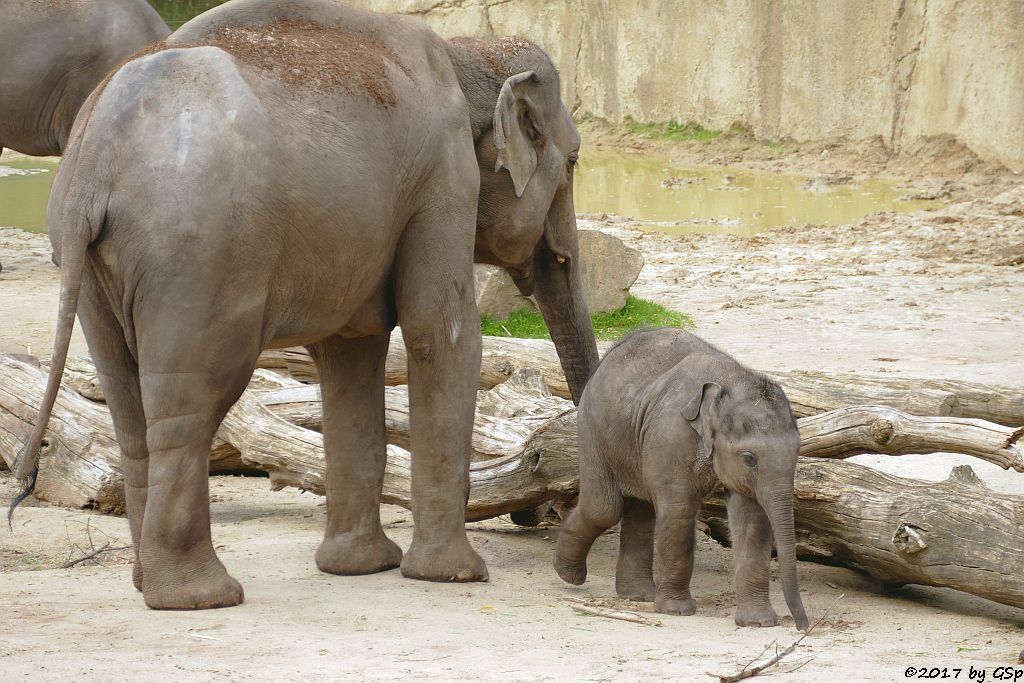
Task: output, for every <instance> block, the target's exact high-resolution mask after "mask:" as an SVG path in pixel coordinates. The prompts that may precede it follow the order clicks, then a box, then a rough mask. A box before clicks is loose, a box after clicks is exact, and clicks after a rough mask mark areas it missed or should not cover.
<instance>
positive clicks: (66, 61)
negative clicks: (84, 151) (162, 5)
mask: <svg viewBox="0 0 1024 683" xmlns="http://www.w3.org/2000/svg"><path fill="white" fill-rule="evenodd" d="M170 32H171V30H170V29H169V28H167V24H165V23H164V21H163V19H161V18H160V15H159V14H157V13H156V10H154V9H153V8H152V7H151V6H150V5H149V3H147V2H146V1H145V0H103V1H102V2H82V0H0V151H3V148H4V147H7V148H9V149H13V150H16V151H18V152H22V153H24V154H31V155H34V156H55V155H59V154H61V153H63V151H64V148H65V146H66V144H67V141H68V136H69V135H70V133H71V125H72V124H73V123H74V121H75V116H76V115H77V114H78V110H79V109H80V108H81V107H82V103H83V102H85V99H86V98H87V97H88V96H89V93H91V92H92V91H93V88H95V87H96V86H97V85H98V84H99V83H100V81H102V80H103V79H104V78H105V77H106V76H107V74H108V73H110V72H111V71H112V70H113V69H114V68H115V67H116V66H117V65H118V64H120V63H121V62H123V61H124V60H125V59H126V58H127V57H129V56H130V55H132V54H134V53H135V52H137V51H138V50H140V49H142V48H144V47H146V46H147V45H150V44H152V43H155V42H156V41H158V40H160V39H162V38H164V37H166V36H167V35H168V34H169V33H170Z"/></svg>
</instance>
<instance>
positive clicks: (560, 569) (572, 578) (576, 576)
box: [552, 550, 587, 586]
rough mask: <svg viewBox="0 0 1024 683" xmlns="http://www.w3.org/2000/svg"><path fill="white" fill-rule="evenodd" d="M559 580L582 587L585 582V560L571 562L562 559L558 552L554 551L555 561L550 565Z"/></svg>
mask: <svg viewBox="0 0 1024 683" xmlns="http://www.w3.org/2000/svg"><path fill="white" fill-rule="evenodd" d="M552 564H553V565H554V567H555V572H556V573H557V574H558V576H559V578H561V579H562V581H565V582H566V583H571V584H572V585H574V586H582V585H583V583H584V582H585V581H586V580H587V560H586V559H584V560H583V561H582V562H571V561H569V560H565V559H563V558H562V557H561V556H560V555H559V554H558V550H555V559H554V562H553V563H552Z"/></svg>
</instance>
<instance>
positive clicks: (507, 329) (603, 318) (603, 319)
mask: <svg viewBox="0 0 1024 683" xmlns="http://www.w3.org/2000/svg"><path fill="white" fill-rule="evenodd" d="M591 320H592V321H593V323H594V335H595V336H596V337H597V338H598V339H618V338H619V337H621V336H622V335H623V334H625V333H626V332H629V331H630V330H632V329H634V328H636V327H693V318H691V317H690V316H688V315H686V314H685V313H680V312H679V311H673V310H671V309H668V308H665V307H664V306H662V305H661V304H656V303H654V302H653V301H648V300H646V299H640V298H638V297H635V296H632V295H630V297H629V298H628V299H627V300H626V305H625V306H623V307H622V308H620V309H619V310H617V311H613V312H611V313H595V314H594V315H592V316H591ZM480 329H481V331H482V332H483V333H484V334H485V335H487V336H489V337H518V338H520V339H551V335H550V334H549V333H548V328H547V325H545V324H544V318H543V317H542V316H541V314H540V313H539V312H537V311H516V312H515V313H513V314H512V315H510V316H509V317H508V318H506V319H505V320H495V319H494V318H488V317H486V316H485V317H483V318H482V319H481V320H480Z"/></svg>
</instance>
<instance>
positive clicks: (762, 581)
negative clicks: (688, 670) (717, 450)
mask: <svg viewBox="0 0 1024 683" xmlns="http://www.w3.org/2000/svg"><path fill="white" fill-rule="evenodd" d="M727 507H728V511H729V535H730V536H732V547H733V552H734V553H735V556H736V557H735V560H734V563H735V568H734V577H735V578H734V581H735V590H736V624H737V625H739V626H775V625H776V624H778V623H779V618H778V616H777V615H776V614H775V610H773V609H772V605H771V602H770V600H769V599H768V581H769V573H768V572H769V564H770V563H771V558H772V538H773V536H772V525H771V521H770V520H769V519H768V515H766V514H765V512H764V510H763V509H762V508H761V506H760V505H758V504H757V502H756V501H753V500H751V499H750V498H747V497H746V496H741V495H740V494H738V493H732V492H729V493H728V506H727Z"/></svg>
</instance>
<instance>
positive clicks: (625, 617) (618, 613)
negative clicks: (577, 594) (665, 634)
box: [566, 598, 661, 626]
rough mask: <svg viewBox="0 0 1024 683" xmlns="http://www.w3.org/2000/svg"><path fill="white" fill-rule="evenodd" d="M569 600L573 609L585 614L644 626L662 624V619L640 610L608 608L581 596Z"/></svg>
mask: <svg viewBox="0 0 1024 683" xmlns="http://www.w3.org/2000/svg"><path fill="white" fill-rule="evenodd" d="M566 600H568V601H569V602H571V603H573V604H572V605H570V607H572V609H573V611H575V612H578V613H580V614H585V615H587V616H591V617H604V618H605V619H617V620H619V621H628V622H630V623H633V624H642V625H644V626H661V621H659V620H658V619H652V618H650V617H646V616H644V615H643V614H640V613H638V612H627V611H625V610H615V609H608V608H607V607H599V606H597V605H593V604H590V603H588V602H587V601H586V600H582V599H580V598H566Z"/></svg>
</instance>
